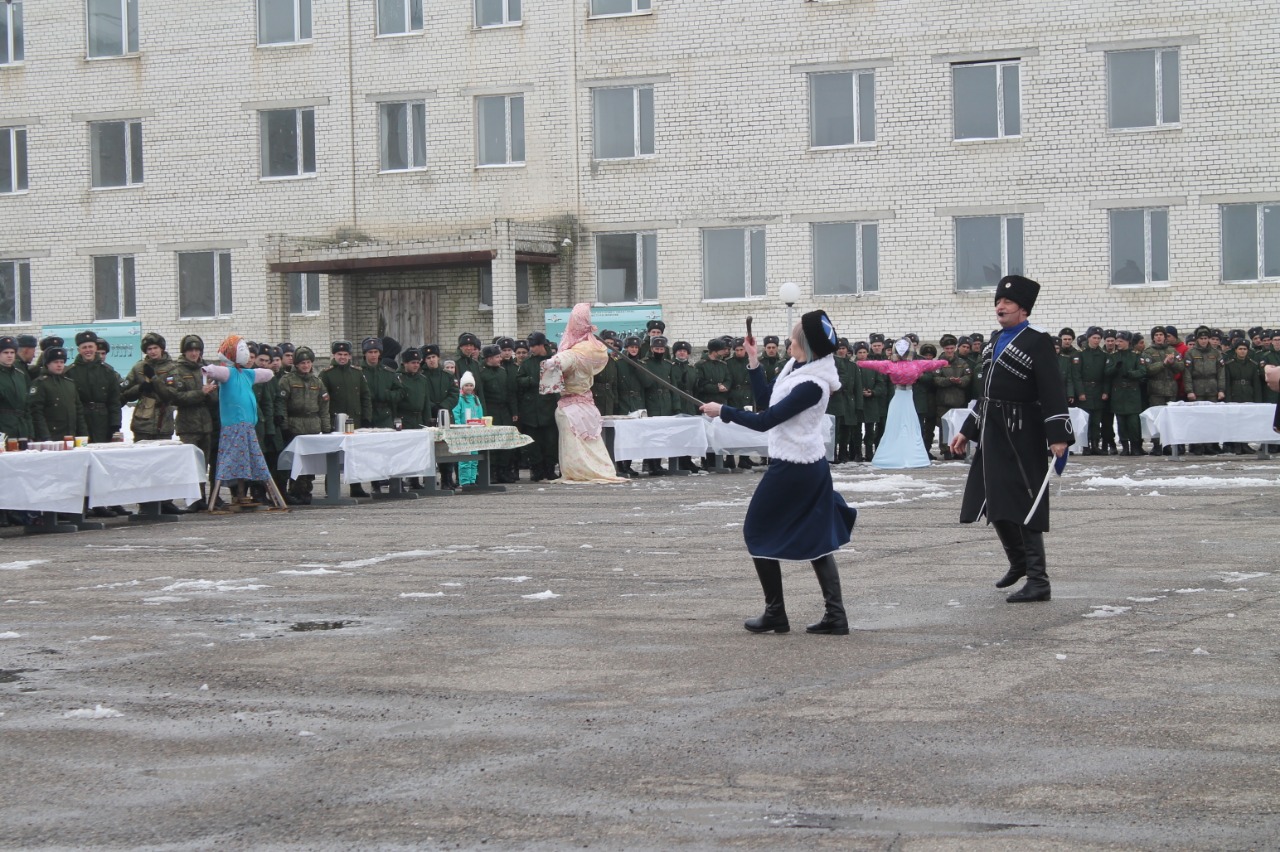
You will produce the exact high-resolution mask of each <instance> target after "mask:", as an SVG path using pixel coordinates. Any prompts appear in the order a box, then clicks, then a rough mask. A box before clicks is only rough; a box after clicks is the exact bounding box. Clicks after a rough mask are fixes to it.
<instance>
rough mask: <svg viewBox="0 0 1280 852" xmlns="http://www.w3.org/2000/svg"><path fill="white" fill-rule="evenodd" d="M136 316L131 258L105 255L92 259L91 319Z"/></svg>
mask: <svg viewBox="0 0 1280 852" xmlns="http://www.w3.org/2000/svg"><path fill="white" fill-rule="evenodd" d="M137 315H138V302H137V296H136V290H135V289H134V278H133V258H132V257H130V256H129V255H115V254H112V255H106V256H103V257H95V258H94V259H93V318H94V319H95V320H120V319H133V318H134V317H136V316H137Z"/></svg>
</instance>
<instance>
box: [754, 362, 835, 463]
mask: <svg viewBox="0 0 1280 852" xmlns="http://www.w3.org/2000/svg"><path fill="white" fill-rule="evenodd" d="M804 382H812V383H813V384H815V385H817V386H818V389H819V390H821V391H822V399H820V400H818V402H817V403H815V404H814V405H811V406H809V407H808V408H806V409H805V410H804V411H801V412H800V413H799V414H797V415H796V416H795V417H792V418H791V419H790V420H784V421H783V422H781V423H779V424H778V425H777V426H774V427H773V428H772V429H770V430H769V458H773V459H782V460H783V461H789V462H796V463H799V464H809V463H811V462H816V461H817V460H818V459H820V458H822V457H824V456H825V455H826V454H827V445H826V435H827V400H829V399H830V398H831V394H832V393H834V392H835V391H838V390H840V374H839V373H838V372H836V362H835V360H834V357H833V356H831V355H828V356H826V357H825V358H819V359H817V360H816V361H814V362H813V363H811V364H802V365H801V366H800V367H798V368H797V367H796V362H795V361H794V360H793V361H788V362H787V364H786V366H785V367H783V368H782V372H781V373H779V374H778V378H777V380H776V381H774V383H773V393H772V395H771V396H770V397H769V405H770V406H774V405H777V404H778V403H780V402H782V401H783V400H784V399H786V398H787V396H788V395H789V394H790V393H791V392H792V391H794V390H795V389H796V388H797V387H799V386H800V385H801V384H802V383H804Z"/></svg>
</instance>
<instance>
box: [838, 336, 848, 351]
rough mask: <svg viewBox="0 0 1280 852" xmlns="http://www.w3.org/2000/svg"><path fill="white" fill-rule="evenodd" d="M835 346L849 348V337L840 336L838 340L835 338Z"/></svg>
mask: <svg viewBox="0 0 1280 852" xmlns="http://www.w3.org/2000/svg"><path fill="white" fill-rule="evenodd" d="M836 348H837V349H848V348H849V338H847V337H842V338H840V339H839V340H837V341H836Z"/></svg>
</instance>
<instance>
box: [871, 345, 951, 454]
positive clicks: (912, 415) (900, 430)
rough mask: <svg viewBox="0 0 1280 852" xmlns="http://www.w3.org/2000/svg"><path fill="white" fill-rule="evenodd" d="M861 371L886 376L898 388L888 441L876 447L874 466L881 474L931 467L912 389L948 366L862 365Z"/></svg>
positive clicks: (933, 363)
mask: <svg viewBox="0 0 1280 852" xmlns="http://www.w3.org/2000/svg"><path fill="white" fill-rule="evenodd" d="M856 363H857V365H858V366H859V367H863V368H865V369H867V370H874V371H875V372H877V373H884V374H885V375H886V376H888V377H889V381H890V382H892V383H893V385H894V391H893V398H892V399H891V400H889V417H888V419H887V420H886V421H885V425H884V437H883V438H881V439H880V446H878V447H876V454H875V457H874V458H872V459H871V466H872V467H874V468H879V469H880V470H903V469H905V468H911V467H928V466H929V451H928V450H926V449H925V447H924V438H923V436H921V434H920V418H919V416H918V415H917V414H916V403H915V397H914V395H913V394H912V391H911V386H912V385H914V384H915V383H916V381H918V380H919V378H920V376H921V375H922V374H924V373H927V372H929V371H930V370H938V369H941V368H943V367H945V366H947V362H946V361H942V360H928V361H925V360H919V359H917V360H914V361H858V362H856Z"/></svg>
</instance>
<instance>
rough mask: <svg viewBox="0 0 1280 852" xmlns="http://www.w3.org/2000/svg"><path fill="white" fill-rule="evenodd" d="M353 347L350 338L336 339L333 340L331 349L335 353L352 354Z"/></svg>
mask: <svg viewBox="0 0 1280 852" xmlns="http://www.w3.org/2000/svg"><path fill="white" fill-rule="evenodd" d="M351 348H352V347H351V341H350V340H335V341H333V343H332V344H330V346H329V351H330V352H332V353H333V354H334V355H337V354H338V353H339V352H346V353H347V354H348V355H350V354H351Z"/></svg>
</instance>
